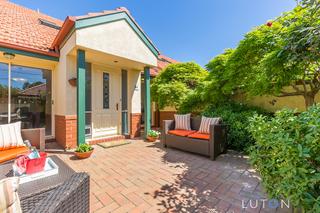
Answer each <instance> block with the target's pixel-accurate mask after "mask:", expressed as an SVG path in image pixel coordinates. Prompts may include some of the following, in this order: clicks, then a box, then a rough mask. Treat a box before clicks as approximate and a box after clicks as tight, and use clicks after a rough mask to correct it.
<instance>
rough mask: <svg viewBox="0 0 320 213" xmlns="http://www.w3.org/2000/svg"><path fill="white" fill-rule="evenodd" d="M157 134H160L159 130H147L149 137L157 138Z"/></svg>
mask: <svg viewBox="0 0 320 213" xmlns="http://www.w3.org/2000/svg"><path fill="white" fill-rule="evenodd" d="M159 135H160V132H158V131H156V130H149V132H148V136H149V137H153V138H157V137H159Z"/></svg>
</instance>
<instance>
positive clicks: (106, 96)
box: [53, 11, 159, 148]
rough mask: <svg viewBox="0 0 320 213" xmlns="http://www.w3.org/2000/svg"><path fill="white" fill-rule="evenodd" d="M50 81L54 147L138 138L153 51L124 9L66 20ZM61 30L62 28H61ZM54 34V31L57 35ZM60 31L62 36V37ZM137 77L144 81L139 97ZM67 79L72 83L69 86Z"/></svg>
mask: <svg viewBox="0 0 320 213" xmlns="http://www.w3.org/2000/svg"><path fill="white" fill-rule="evenodd" d="M68 22H70V23H73V26H74V27H73V28H68V25H64V26H63V27H62V30H61V31H60V32H61V35H59V34H58V37H60V36H61V38H64V39H60V40H58V41H57V43H55V44H54V45H55V46H59V48H60V61H59V64H58V66H57V68H56V70H55V72H53V74H54V79H56V81H55V82H56V85H55V88H56V93H57V94H60V95H59V97H57V100H56V104H57V106H56V112H55V118H56V119H55V126H57V127H58V126H60V127H62V128H56V129H55V130H56V131H55V136H56V140H57V142H58V143H60V145H62V146H63V147H65V148H74V147H76V146H77V145H79V144H82V143H85V142H89V143H93V144H95V143H97V142H99V141H108V140H109V139H110V138H111V139H112V138H119V137H121V136H122V137H125V138H134V137H137V136H140V125H141V120H142V118H141V116H142V111H141V108H142V107H141V101H142V100H143V101H144V107H143V108H144V112H145V113H143V114H144V119H143V120H144V121H146V122H145V123H144V127H145V133H146V132H148V130H149V129H150V126H151V108H150V105H151V100H150V67H154V66H156V65H157V56H158V54H159V52H158V51H157V50H156V48H155V47H154V46H153V44H152V43H151V42H150V40H149V39H148V38H147V37H146V35H145V34H144V33H143V32H142V30H141V29H140V28H139V27H138V25H137V24H136V23H135V22H134V21H133V19H132V18H131V16H130V14H129V13H128V12H126V11H121V12H115V13H111V14H110V13H103V14H101V15H97V16H86V17H77V18H76V19H75V20H73V19H71V18H70V19H68V20H67V23H68ZM64 28H65V29H64ZM60 32H59V33H60ZM63 32H68V33H64V34H63ZM141 73H143V78H144V88H143V91H144V92H143V96H144V97H143V98H142V97H141V93H142V92H141V91H142V88H141ZM70 81H74V83H73V84H72V83H71V82H70Z"/></svg>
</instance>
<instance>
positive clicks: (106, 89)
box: [102, 72, 110, 109]
mask: <svg viewBox="0 0 320 213" xmlns="http://www.w3.org/2000/svg"><path fill="white" fill-rule="evenodd" d="M106 76H107V79H106ZM106 83H107V84H106ZM106 92H107V95H106ZM106 97H107V99H106ZM106 101H107V102H106ZM102 107H103V109H110V73H108V72H103V74H102Z"/></svg>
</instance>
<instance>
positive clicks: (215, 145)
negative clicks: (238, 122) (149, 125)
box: [160, 117, 227, 160]
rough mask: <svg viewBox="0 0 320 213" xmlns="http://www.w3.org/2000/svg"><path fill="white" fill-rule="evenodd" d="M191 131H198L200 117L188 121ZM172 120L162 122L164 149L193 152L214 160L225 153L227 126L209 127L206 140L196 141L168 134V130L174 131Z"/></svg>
mask: <svg viewBox="0 0 320 213" xmlns="http://www.w3.org/2000/svg"><path fill="white" fill-rule="evenodd" d="M190 122H191V129H192V130H194V131H198V130H199V127H200V124H201V117H194V118H191V119H190ZM174 128H175V121H174V120H164V121H163V128H162V133H161V138H160V139H161V143H162V144H163V145H164V147H173V148H177V149H180V150H184V151H188V152H193V153H197V154H201V155H205V156H208V157H210V159H211V160H215V159H216V157H217V156H218V155H219V154H221V153H225V152H226V151H227V125H226V124H216V125H211V126H210V134H209V135H208V138H206V139H205V138H203V139H198V138H190V137H187V136H178V135H174V134H170V133H169V131H170V130H174Z"/></svg>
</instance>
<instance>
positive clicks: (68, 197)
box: [21, 172, 90, 213]
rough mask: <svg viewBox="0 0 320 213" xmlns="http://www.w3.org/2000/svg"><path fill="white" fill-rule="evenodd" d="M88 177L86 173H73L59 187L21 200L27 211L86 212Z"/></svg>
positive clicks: (87, 210) (49, 212) (31, 212)
mask: <svg viewBox="0 0 320 213" xmlns="http://www.w3.org/2000/svg"><path fill="white" fill-rule="evenodd" d="M89 184H90V178H89V175H88V174H87V173H84V172H81V173H75V174H73V175H72V176H71V177H70V179H69V180H67V181H65V182H64V183H63V184H62V185H60V186H59V187H57V188H55V189H53V190H50V191H47V192H43V193H41V194H39V195H37V196H33V197H30V198H28V199H25V200H22V201H21V208H22V211H23V212H27V213H39V212H43V213H44V212H45V213H79V212H81V213H87V212H89V196H90V186H89Z"/></svg>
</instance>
